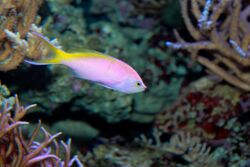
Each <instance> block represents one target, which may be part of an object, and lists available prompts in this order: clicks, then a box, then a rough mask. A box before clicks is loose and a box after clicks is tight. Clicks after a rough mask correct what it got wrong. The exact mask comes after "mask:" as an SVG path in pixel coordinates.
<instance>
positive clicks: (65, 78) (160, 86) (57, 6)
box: [14, 0, 201, 123]
mask: <svg viewBox="0 0 250 167" xmlns="http://www.w3.org/2000/svg"><path fill="white" fill-rule="evenodd" d="M112 2H113V1H112ZM103 3H104V2H102V1H93V4H91V6H90V7H89V8H90V11H88V10H87V9H85V8H84V9H83V8H81V7H79V5H73V4H81V5H83V6H84V3H81V2H79V1H73V3H68V1H67V2H65V3H64V2H63V1H54V0H51V1H48V6H49V7H50V10H51V13H52V14H51V15H49V16H48V18H47V19H46V20H45V21H44V25H43V31H44V34H46V36H48V37H57V39H58V40H59V42H60V44H61V45H62V47H63V49H64V50H66V51H76V50H81V49H82V48H89V49H95V50H99V51H101V52H105V53H107V54H109V55H112V56H117V57H118V58H119V59H122V60H124V61H126V62H128V63H129V64H131V65H132V66H133V67H134V68H135V69H136V70H137V71H138V72H139V73H140V74H141V75H142V76H143V79H144V80H145V81H146V84H147V86H148V87H149V89H148V90H147V91H146V92H145V94H138V95H130V96H127V95H123V94H120V93H117V92H113V91H110V90H107V89H103V88H100V87H98V86H96V85H94V84H92V83H89V82H87V81H80V80H79V79H74V78H72V77H71V76H70V74H69V73H68V70H67V69H66V68H65V67H62V66H51V67H50V68H49V72H50V77H51V78H53V79H52V82H50V84H47V83H44V84H45V85H44V87H45V88H46V89H45V90H36V91H34V89H28V91H25V92H22V93H20V96H21V98H22V99H24V100H25V101H24V102H25V103H27V104H30V103H36V104H39V105H38V108H37V109H39V110H40V111H46V112H48V111H53V110H54V109H57V108H59V107H60V106H62V105H63V104H68V105H69V104H70V108H69V109H68V110H69V112H70V111H74V112H89V113H90V114H96V115H99V116H101V117H102V118H104V119H105V120H107V121H108V122H111V123H117V122H120V121H123V120H132V121H135V122H141V123H149V122H152V121H153V119H154V117H155V114H156V113H158V112H160V111H161V110H162V109H164V108H165V107H166V106H168V105H169V104H171V102H173V101H174V100H175V99H176V98H177V97H178V92H179V90H180V89H181V87H182V84H183V81H184V78H185V76H186V75H187V74H188V73H187V71H192V72H194V73H195V72H199V71H200V70H201V68H200V66H193V67H192V68H188V67H187V64H189V59H188V58H187V57H183V55H181V54H177V55H176V56H172V53H170V52H165V51H163V50H162V49H161V48H163V44H158V42H157V43H155V42H153V41H155V40H157V39H156V38H157V37H155V36H157V34H158V33H159V32H158V31H159V30H158V29H157V30H152V28H153V27H154V26H155V25H156V24H151V23H150V25H149V24H148V22H147V23H144V22H142V23H140V24H139V25H138V24H137V23H139V21H143V20H144V19H141V18H140V16H141V15H144V13H138V11H136V10H135V9H134V8H133V4H131V2H129V1H119V2H118V1H115V3H111V1H109V2H105V8H102V9H103V10H104V9H105V10H104V11H102V10H99V6H104V5H102V4H103ZM117 6H118V8H117ZM130 7H131V9H132V8H133V10H132V11H130ZM107 10H108V11H111V12H106V11H107ZM126 11H127V12H126ZM87 12H90V13H87ZM136 12H137V13H136ZM86 15H87V16H86ZM99 15H101V16H102V17H101V18H100V17H99ZM135 15H136V16H135ZM145 15H146V14H145ZM134 16H135V17H134ZM154 18H155V16H154V15H153V16H152V17H147V19H150V20H155V21H156V19H154ZM93 19H96V20H95V21H94V22H93V21H92V20H93ZM109 20H112V23H111V22H110V21H109ZM157 21H158V20H157ZM124 24H129V25H130V26H125V27H124ZM160 45H161V46H160ZM37 68H39V67H37ZM42 68H44V67H42ZM34 77H35V76H34ZM29 87H32V85H30V86H29ZM162 90H164V91H162ZM14 91H16V90H15V89H14ZM20 91H22V90H20ZM48 93H49V94H50V96H47V94H48ZM31 97H35V98H31ZM44 97H46V98H44ZM166 97H167V98H168V99H167V100H166ZM145 103H147V104H148V105H144V104H145ZM149 106H150V107H149ZM48 109H50V110H48ZM50 114H51V115H53V113H50Z"/></svg>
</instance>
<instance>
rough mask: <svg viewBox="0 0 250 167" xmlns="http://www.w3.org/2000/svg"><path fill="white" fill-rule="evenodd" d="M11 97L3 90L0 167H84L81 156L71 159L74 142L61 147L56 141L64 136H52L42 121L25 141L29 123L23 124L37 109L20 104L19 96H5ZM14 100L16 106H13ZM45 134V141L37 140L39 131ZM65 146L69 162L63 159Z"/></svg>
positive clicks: (62, 144) (57, 134)
mask: <svg viewBox="0 0 250 167" xmlns="http://www.w3.org/2000/svg"><path fill="white" fill-rule="evenodd" d="M0 86H1V88H2V87H3V89H1V90H7V89H6V87H5V86H3V85H0ZM2 92H5V94H7V95H8V90H7V91H1V106H0V166H10V167H14V166H18V167H26V166H37V165H40V166H44V167H47V166H61V167H68V166H72V165H73V164H74V163H76V164H77V165H78V166H80V167H82V166H83V165H82V164H81V163H80V162H79V160H78V158H77V156H75V157H73V158H72V159H71V158H70V150H71V149H70V143H71V141H70V140H69V141H68V142H67V143H64V142H63V141H61V146H60V145H59V144H58V142H57V140H56V138H57V137H58V136H59V135H60V134H61V132H58V133H56V134H54V135H51V134H50V133H49V132H47V131H46V130H45V129H44V128H43V127H42V126H41V122H39V124H38V126H37V128H36V129H35V130H34V132H33V134H32V136H31V137H30V138H29V139H25V137H24V135H23V133H24V132H23V130H22V128H21V126H22V125H27V124H29V123H28V122H24V121H21V119H22V118H23V117H24V115H25V114H26V112H27V111H28V110H29V109H30V108H33V107H35V105H30V106H28V107H23V106H21V105H20V103H19V101H18V98H17V96H15V97H14V98H4V94H3V95H2ZM13 100H14V103H13ZM40 130H41V131H42V133H43V135H44V140H43V141H41V142H38V141H36V137H37V136H38V134H39V131H40ZM61 147H63V149H64V152H65V156H64V157H65V158H64V159H65V160H64V161H63V160H61V158H60V155H61V154H62V151H61V149H60V148H61Z"/></svg>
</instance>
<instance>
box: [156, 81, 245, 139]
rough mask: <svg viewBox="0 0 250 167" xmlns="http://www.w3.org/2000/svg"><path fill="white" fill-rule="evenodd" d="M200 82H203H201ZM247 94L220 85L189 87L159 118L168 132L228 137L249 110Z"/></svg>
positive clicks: (207, 136)
mask: <svg viewBox="0 0 250 167" xmlns="http://www.w3.org/2000/svg"><path fill="white" fill-rule="evenodd" d="M199 83H200V82H199ZM243 100H244V93H242V92H241V91H239V90H238V89H235V88H233V87H230V86H227V85H222V84H218V85H215V86H212V87H210V88H206V89H203V90H189V91H188V92H187V93H186V94H184V95H183V96H182V97H180V99H179V100H178V101H177V102H176V103H175V104H173V106H172V107H169V108H168V109H166V110H165V111H164V112H162V113H160V114H159V115H158V117H157V119H156V126H157V127H158V128H160V129H162V130H163V131H165V132H175V131H176V130H179V129H180V128H181V129H185V131H189V132H190V133H192V134H196V135H198V136H200V137H203V138H204V139H207V140H209V139H210V140H211V139H225V138H227V137H228V136H229V135H230V133H231V132H233V131H234V130H236V129H237V128H236V126H235V123H236V122H238V119H239V117H240V116H241V115H242V114H244V113H246V112H247V110H246V109H244V107H243V105H242V104H241V103H242V102H243Z"/></svg>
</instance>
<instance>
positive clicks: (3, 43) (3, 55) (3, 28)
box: [0, 0, 46, 71]
mask: <svg viewBox="0 0 250 167" xmlns="http://www.w3.org/2000/svg"><path fill="white" fill-rule="evenodd" d="M42 2H43V1H42V0H20V1H14V0H8V1H5V0H4V1H1V2H0V13H1V16H0V70H1V71H8V70H12V69H15V68H16V67H17V66H18V65H19V64H20V63H21V62H22V61H23V59H24V58H25V57H28V58H31V59H37V58H41V56H44V55H46V53H45V52H46V51H45V50H44V47H42V45H41V44H40V41H38V40H36V38H34V37H33V36H32V35H31V34H30V33H29V32H30V31H31V30H32V31H39V32H41V29H38V28H37V27H36V26H35V25H33V26H32V24H34V23H36V22H37V21H38V18H37V15H36V14H37V10H38V7H39V6H40V5H41V3H42Z"/></svg>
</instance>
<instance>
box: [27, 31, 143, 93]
mask: <svg viewBox="0 0 250 167" xmlns="http://www.w3.org/2000/svg"><path fill="white" fill-rule="evenodd" d="M33 35H35V36H36V37H38V38H39V39H40V40H42V41H43V43H44V44H45V45H46V46H47V47H48V49H49V51H50V55H51V56H52V57H53V58H51V59H44V60H39V61H36V62H34V61H30V60H26V62H28V63H30V64H33V65H47V64H63V65H65V66H67V67H69V68H71V69H72V70H73V71H74V73H75V74H76V75H77V77H79V78H82V79H86V80H90V81H93V82H95V83H97V84H99V85H102V86H104V87H106V88H109V89H113V90H116V91H119V92H123V93H137V92H142V91H144V90H145V89H146V86H145V84H144V83H143V81H142V79H141V77H140V76H139V74H138V73H137V72H136V71H135V70H134V69H133V68H132V67H131V66H129V65H128V64H127V63H125V62H123V61H121V60H119V59H116V58H114V57H111V56H108V55H105V54H103V53H100V52H97V51H93V50H84V51H83V52H75V53H67V52H64V51H62V50H60V49H58V48H56V47H55V46H54V45H52V44H51V43H50V42H49V41H47V40H46V39H45V38H44V37H43V36H42V35H41V34H38V33H35V32H34V33H33Z"/></svg>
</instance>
